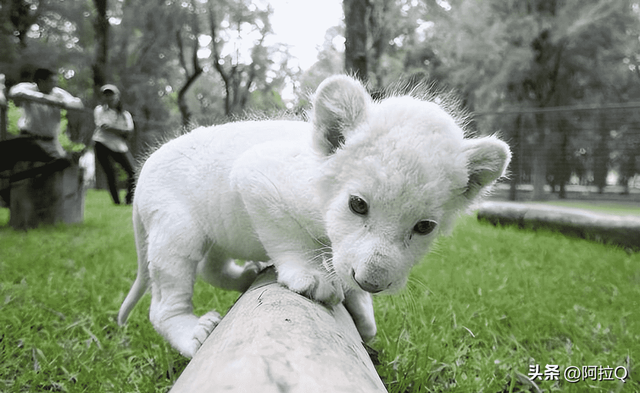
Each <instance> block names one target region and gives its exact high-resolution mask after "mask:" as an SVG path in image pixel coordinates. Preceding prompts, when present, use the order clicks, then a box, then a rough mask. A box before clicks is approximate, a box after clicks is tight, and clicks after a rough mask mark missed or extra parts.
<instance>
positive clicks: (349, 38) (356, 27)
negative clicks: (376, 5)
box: [342, 0, 371, 81]
mask: <svg viewBox="0 0 640 393" xmlns="http://www.w3.org/2000/svg"><path fill="white" fill-rule="evenodd" d="M342 6H343V8H344V22H345V25H346V30H345V49H344V68H345V71H346V72H347V73H350V74H353V75H355V76H356V77H358V78H360V79H361V80H363V81H366V80H367V79H368V77H369V70H368V68H367V36H368V32H369V12H370V8H371V3H370V2H369V0H343V2H342Z"/></svg>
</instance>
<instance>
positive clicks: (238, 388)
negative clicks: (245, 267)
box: [171, 268, 387, 393]
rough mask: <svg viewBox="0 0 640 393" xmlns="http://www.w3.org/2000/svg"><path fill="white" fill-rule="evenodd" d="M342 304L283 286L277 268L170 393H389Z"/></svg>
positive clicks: (223, 325) (249, 295) (221, 327)
mask: <svg viewBox="0 0 640 393" xmlns="http://www.w3.org/2000/svg"><path fill="white" fill-rule="evenodd" d="M386 391H387V390H386V389H385V387H384V385H383V383H382V381H381V380H380V377H379V376H378V374H377V372H376V370H375V367H374V365H373V363H372V362H371V359H370V357H369V355H368V354H367V351H366V350H365V348H364V347H363V345H362V342H361V339H360V335H359V334H358V331H357V330H356V327H355V325H354V323H353V320H352V319H351V316H350V315H349V313H348V312H347V310H346V309H345V308H344V306H343V305H338V306H335V307H333V308H328V307H326V306H323V305H321V304H318V303H315V302H313V301H311V300H309V299H307V298H305V297H303V296H301V295H298V294H296V293H294V292H292V291H290V290H288V289H286V288H284V287H282V286H281V285H279V284H278V283H276V274H275V271H274V270H273V269H272V268H269V269H267V270H266V271H265V272H263V273H261V274H260V276H259V277H258V279H257V280H256V282H255V283H254V284H253V285H252V286H251V288H249V290H248V291H247V292H245V293H244V294H243V295H242V296H241V297H240V299H239V300H238V301H237V303H236V304H235V305H234V306H233V307H232V308H231V310H230V311H229V312H228V313H227V315H226V316H225V317H224V318H223V320H222V321H221V322H220V324H219V325H218V326H217V327H216V328H215V329H214V330H213V332H212V333H211V335H210V336H209V338H207V340H206V341H205V342H204V344H203V346H202V347H201V348H200V350H199V351H198V352H197V353H196V355H195V356H194V358H193V359H192V360H191V362H190V363H189V365H188V366H187V367H186V368H185V370H184V371H183V373H182V375H180V377H179V378H178V380H177V381H176V383H175V385H174V386H173V388H172V389H171V393H187V392H188V393H192V392H243V393H244V392H292V393H295V392H300V393H312V392H319V393H320V392H349V393H358V392H371V393H375V392H386Z"/></svg>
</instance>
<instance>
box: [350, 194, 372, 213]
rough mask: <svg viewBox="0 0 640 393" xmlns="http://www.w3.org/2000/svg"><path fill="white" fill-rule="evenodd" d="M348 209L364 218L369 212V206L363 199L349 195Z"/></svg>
mask: <svg viewBox="0 0 640 393" xmlns="http://www.w3.org/2000/svg"><path fill="white" fill-rule="evenodd" d="M349 209H351V211H352V212H354V213H355V214H357V215H359V216H364V215H366V214H367V213H368V212H369V205H367V202H365V200H364V199H362V198H360V197H358V196H355V195H351V196H350V197H349Z"/></svg>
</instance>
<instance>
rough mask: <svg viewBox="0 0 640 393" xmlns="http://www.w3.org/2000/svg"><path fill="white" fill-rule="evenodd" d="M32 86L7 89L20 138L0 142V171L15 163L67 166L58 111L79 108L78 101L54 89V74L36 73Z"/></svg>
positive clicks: (61, 90) (29, 83) (26, 84)
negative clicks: (16, 109)
mask: <svg viewBox="0 0 640 393" xmlns="http://www.w3.org/2000/svg"><path fill="white" fill-rule="evenodd" d="M33 80H34V81H33V83H31V82H23V83H18V84H17V85H15V86H13V87H12V88H11V89H9V94H8V96H9V98H10V99H12V100H13V102H14V103H15V104H16V105H18V106H21V107H22V109H23V116H22V117H21V118H20V119H19V120H18V128H19V129H20V135H19V136H18V137H16V138H12V139H8V140H6V141H2V142H0V172H2V171H5V170H12V169H13V168H14V166H15V164H16V163H17V162H19V161H32V162H44V163H46V164H48V166H49V165H54V164H60V165H59V166H60V168H59V169H63V168H65V167H67V166H69V164H70V162H69V161H68V159H67V154H66V152H65V150H64V149H63V148H62V145H61V144H60V141H59V139H58V136H59V134H60V112H61V109H83V108H84V106H83V105H82V100H80V99H79V98H77V97H74V96H73V95H71V94H70V93H68V92H67V91H65V90H63V89H61V88H59V87H57V81H58V75H57V74H56V73H55V72H53V71H51V70H49V69H47V68H39V69H37V70H36V72H35V74H34V78H33Z"/></svg>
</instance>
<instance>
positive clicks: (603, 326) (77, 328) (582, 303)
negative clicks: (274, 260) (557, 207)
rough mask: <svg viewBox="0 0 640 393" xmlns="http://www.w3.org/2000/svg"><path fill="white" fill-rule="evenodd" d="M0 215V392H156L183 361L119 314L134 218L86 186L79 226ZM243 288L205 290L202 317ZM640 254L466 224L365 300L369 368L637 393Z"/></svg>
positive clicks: (137, 319) (472, 386)
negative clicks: (371, 301)
mask: <svg viewBox="0 0 640 393" xmlns="http://www.w3.org/2000/svg"><path fill="white" fill-rule="evenodd" d="M7 221H8V212H7V210H6V209H0V391H2V392H5V391H6V392H24V391H34V392H35V391H68V392H136V391H140V392H153V391H158V392H165V391H167V390H168V388H169V387H170V386H171V385H172V383H173V382H174V381H175V379H176V378H177V377H178V375H179V373H180V372H181V371H182V370H183V369H184V367H185V366H186V364H187V360H186V359H184V358H182V357H180V355H178V354H177V353H176V352H175V351H173V350H172V349H171V348H170V347H169V346H168V345H167V344H166V343H165V342H164V340H163V339H162V338H161V337H160V336H158V335H157V334H156V333H155V331H154V330H153V328H152V327H151V324H150V323H149V321H148V318H147V312H148V306H149V297H148V296H146V297H145V298H144V299H143V301H141V302H140V304H139V305H138V306H137V307H136V309H134V311H133V312H132V314H131V316H130V319H129V321H128V323H127V325H126V326H125V327H122V328H120V327H118V326H117V324H116V322H115V316H116V313H117V310H118V308H119V306H120V303H121V301H122V299H123V298H124V296H125V294H126V292H127V291H128V289H129V287H130V285H131V282H132V281H133V278H134V277H135V270H136V257H135V247H134V245H133V232H132V226H131V208H130V207H125V206H114V205H112V204H111V202H110V200H109V197H108V194H107V193H106V192H102V191H89V193H88V196H87V203H86V212H85V221H84V223H83V224H81V225H59V226H56V227H49V228H39V229H36V230H31V231H29V232H16V231H13V230H12V229H10V228H9V227H8V226H7V224H6V223H7ZM237 296H238V295H237V293H233V292H224V291H221V290H217V289H214V288H211V287H209V286H207V285H205V284H203V283H201V282H198V283H197V288H196V298H195V304H196V311H197V312H198V313H203V312H205V311H206V310H209V309H212V308H215V309H217V310H218V311H222V312H224V311H226V310H227V309H228V308H229V307H230V306H231V305H232V304H233V302H234V301H235V299H236V298H237ZM639 303H640V254H627V253H626V252H625V251H624V250H621V249H618V248H615V247H612V246H604V245H600V244H596V243H592V242H588V241H584V240H579V239H571V238H565V237H563V236H561V235H558V234H554V233H551V232H544V231H540V232H530V231H521V230H517V229H514V228H495V227H493V226H490V225H488V224H480V223H478V222H477V221H476V220H475V217H473V216H470V217H465V218H463V219H461V220H460V223H459V225H458V227H457V228H456V230H455V231H454V233H453V234H452V235H451V236H450V237H447V238H443V239H441V241H440V242H439V243H438V245H437V247H436V249H435V250H434V252H433V253H432V254H430V256H428V257H427V258H426V260H425V261H424V262H423V263H422V264H420V265H419V266H417V267H416V268H415V270H414V272H413V274H412V278H411V280H410V283H409V286H408V289H407V290H406V291H404V292H402V293H401V294H399V295H396V296H380V297H376V298H375V304H376V309H377V310H376V312H377V320H378V325H379V326H378V327H379V330H378V332H379V333H378V337H377V338H376V339H375V341H374V342H373V343H372V344H371V345H372V346H373V348H375V349H376V350H378V351H379V358H380V365H379V366H378V371H379V373H380V375H381V377H382V378H383V380H384V381H385V382H386V383H387V384H388V387H389V391H390V392H428V391H451V392H479V391H483V392H511V391H513V392H517V391H534V390H533V388H532V386H531V385H529V384H528V383H527V382H526V378H524V376H526V375H527V373H528V372H529V365H530V364H534V365H535V364H538V365H540V368H541V371H544V368H545V365H547V364H557V365H559V366H560V367H559V369H560V371H561V374H560V380H559V381H553V382H552V381H538V382H537V383H538V385H539V386H540V387H541V388H542V389H545V390H546V391H568V392H580V391H585V390H590V391H592V390H593V391H625V392H627V391H628V392H636V391H640V378H639V377H638V372H639V371H640V369H639V368H638V366H637V362H638V358H639V356H640V314H639V312H640V311H639V310H640V304H639ZM570 365H572V366H578V367H581V366H594V365H595V366H603V367H606V366H609V367H613V368H615V367H617V366H625V367H627V369H628V370H629V374H630V375H629V378H628V379H627V382H626V383H625V384H621V383H620V382H619V381H617V380H616V381H581V382H578V383H575V384H571V383H568V382H566V381H564V380H563V378H562V370H564V368H565V367H567V366H570Z"/></svg>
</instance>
